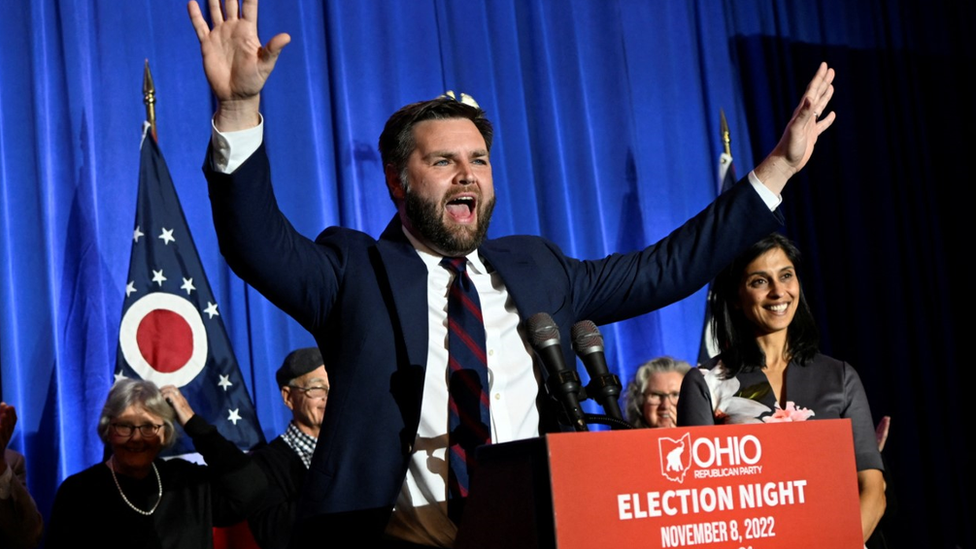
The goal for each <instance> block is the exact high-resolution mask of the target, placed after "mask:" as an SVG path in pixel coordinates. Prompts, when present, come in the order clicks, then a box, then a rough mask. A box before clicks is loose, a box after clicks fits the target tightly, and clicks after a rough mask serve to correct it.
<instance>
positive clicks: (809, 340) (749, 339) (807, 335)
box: [709, 233, 819, 378]
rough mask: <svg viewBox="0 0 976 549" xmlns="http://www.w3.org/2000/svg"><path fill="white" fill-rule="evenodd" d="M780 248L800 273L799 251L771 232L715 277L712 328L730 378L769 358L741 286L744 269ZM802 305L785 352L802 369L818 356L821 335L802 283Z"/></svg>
mask: <svg viewBox="0 0 976 549" xmlns="http://www.w3.org/2000/svg"><path fill="white" fill-rule="evenodd" d="M776 248H779V249H780V250H782V251H783V253H784V254H786V257H787V258H788V259H789V260H790V262H792V263H793V267H794V268H795V270H796V271H797V272H798V271H799V270H800V250H799V249H797V247H796V246H795V245H794V244H793V242H791V241H790V240H789V239H788V238H786V237H785V236H783V235H781V234H779V233H772V234H770V235H769V236H767V237H765V238H763V239H762V240H760V241H759V242H756V243H755V244H753V245H752V246H751V247H750V248H749V249H747V250H746V251H745V252H743V253H742V254H740V255H739V257H737V258H735V259H734V260H733V261H732V263H730V264H729V265H728V266H727V267H726V268H725V269H723V270H722V272H720V273H719V274H718V276H717V277H715V282H714V283H713V284H712V288H713V292H712V295H711V296H710V298H709V299H710V301H711V302H710V305H711V308H712V313H713V314H712V329H713V332H714V333H715V337H717V338H718V348H719V350H720V351H721V353H722V354H721V358H722V363H723V364H724V365H725V367H726V369H727V370H728V377H730V378H731V377H734V376H735V374H737V373H738V372H740V371H746V372H748V371H754V370H759V369H761V368H763V367H764V366H765V365H766V355H765V354H764V353H763V351H762V349H760V348H759V344H758V343H757V342H756V334H755V326H753V324H752V322H751V321H749V319H747V318H746V316H745V314H743V312H742V308H741V307H739V287H740V286H741V284H742V277H743V275H744V274H745V273H744V271H745V268H746V267H747V266H748V265H749V264H750V263H752V262H753V261H754V260H755V259H756V258H757V257H759V256H761V255H763V254H765V253H766V252H768V251H770V250H773V249H776ZM799 299H800V303H799V304H798V305H797V308H796V314H795V315H794V316H793V322H791V323H790V326H789V328H788V330H787V335H786V353H787V355H788V356H789V358H790V360H792V361H793V362H796V363H797V364H799V365H801V366H803V365H805V364H806V363H807V362H809V361H810V359H812V358H813V356H814V355H815V354H816V353H817V345H818V342H819V335H818V333H817V325H816V323H815V322H814V320H813V313H812V312H810V306H809V305H808V304H807V298H806V296H804V295H803V284H802V283H801V284H800V294H799Z"/></svg>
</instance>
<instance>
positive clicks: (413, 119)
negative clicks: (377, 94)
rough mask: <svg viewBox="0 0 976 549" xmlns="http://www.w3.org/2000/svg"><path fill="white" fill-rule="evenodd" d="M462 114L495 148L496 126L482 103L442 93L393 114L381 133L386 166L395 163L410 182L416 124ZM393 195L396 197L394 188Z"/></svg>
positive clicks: (398, 170) (380, 145)
mask: <svg viewBox="0 0 976 549" xmlns="http://www.w3.org/2000/svg"><path fill="white" fill-rule="evenodd" d="M456 118H462V119H467V120H470V121H471V122H472V123H474V125H475V127H476V128H478V131H479V132H480V133H481V136H482V137H483V138H484V139H485V146H486V147H487V148H488V151H489V152H490V151H491V140H492V137H493V136H494V129H493V128H492V126H491V122H490V121H489V120H488V119H487V118H485V111H483V110H481V109H480V108H478V107H474V106H471V105H467V104H464V103H461V102H460V101H456V100H455V99H452V98H450V97H438V98H437V99H431V100H429V101H420V102H418V103H411V104H409V105H407V106H405V107H403V108H401V109H400V110H398V111H397V112H395V113H393V115H392V116H390V118H389V120H387V121H386V126H385V127H384V128H383V133H381V134H380V143H379V149H380V158H381V159H382V162H383V169H384V171H385V170H386V167H387V166H390V165H392V166H393V168H394V169H395V170H396V172H397V173H398V174H399V175H400V181H402V182H403V184H404V185H406V173H405V172H406V169H407V158H408V157H409V156H410V153H412V152H413V149H414V147H415V146H416V144H415V142H414V136H413V127H414V126H415V125H417V123H419V122H423V121H425V120H450V119H456ZM390 198H393V194H392V189H391V191H390Z"/></svg>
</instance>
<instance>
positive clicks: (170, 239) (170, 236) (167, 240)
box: [159, 227, 176, 246]
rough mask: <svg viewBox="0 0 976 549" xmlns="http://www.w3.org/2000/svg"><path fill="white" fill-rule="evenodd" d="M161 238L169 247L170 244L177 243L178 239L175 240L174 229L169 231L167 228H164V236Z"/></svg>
mask: <svg viewBox="0 0 976 549" xmlns="http://www.w3.org/2000/svg"><path fill="white" fill-rule="evenodd" d="M159 238H160V240H162V241H163V242H164V243H165V244H166V245H167V246H169V243H170V242H176V239H175V238H173V229H167V228H165V227H164V228H163V234H161V235H159Z"/></svg>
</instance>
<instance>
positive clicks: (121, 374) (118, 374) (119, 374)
mask: <svg viewBox="0 0 976 549" xmlns="http://www.w3.org/2000/svg"><path fill="white" fill-rule="evenodd" d="M120 379H125V374H123V373H122V370H119V371H118V372H115V381H118V380H120Z"/></svg>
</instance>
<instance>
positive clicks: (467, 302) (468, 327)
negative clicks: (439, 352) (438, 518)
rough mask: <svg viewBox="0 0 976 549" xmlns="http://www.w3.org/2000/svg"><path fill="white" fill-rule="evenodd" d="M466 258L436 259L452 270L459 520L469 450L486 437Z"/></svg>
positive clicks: (481, 333)
mask: <svg viewBox="0 0 976 549" xmlns="http://www.w3.org/2000/svg"><path fill="white" fill-rule="evenodd" d="M466 264H467V259H466V258H464V257H445V258H444V259H443V260H441V265H442V266H443V267H444V268H446V269H448V270H449V271H451V273H453V274H454V280H453V281H452V282H451V286H450V289H449V292H448V297H447V334H448V337H447V339H448V355H449V356H448V361H447V365H448V396H449V399H448V407H449V410H448V416H449V429H450V432H449V436H448V443H449V446H448V479H447V486H448V515H449V516H450V517H451V519H452V520H453V521H454V522H455V523H456V524H459V523H460V518H461V515H460V513H461V508H462V507H463V500H464V498H466V497H467V496H468V486H469V484H468V477H469V475H470V474H471V472H472V470H473V467H474V450H475V448H477V447H478V446H480V445H482V444H488V443H490V442H491V419H490V416H489V414H488V362H487V359H486V355H485V323H484V320H482V318H481V300H480V299H478V290H477V289H476V288H475V287H474V283H473V282H471V278H470V277H468V274H467V272H466V271H465V265H466Z"/></svg>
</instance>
